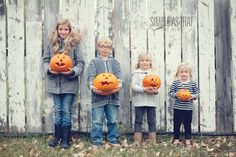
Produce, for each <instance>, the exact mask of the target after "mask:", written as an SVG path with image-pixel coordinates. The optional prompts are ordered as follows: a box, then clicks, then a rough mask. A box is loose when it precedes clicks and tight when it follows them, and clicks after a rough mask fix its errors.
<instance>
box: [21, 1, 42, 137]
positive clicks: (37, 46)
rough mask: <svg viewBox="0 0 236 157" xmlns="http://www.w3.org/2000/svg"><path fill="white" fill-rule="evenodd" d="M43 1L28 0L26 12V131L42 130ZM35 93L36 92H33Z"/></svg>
mask: <svg viewBox="0 0 236 157" xmlns="http://www.w3.org/2000/svg"><path fill="white" fill-rule="evenodd" d="M41 6H42V1H38V0H27V1H26V3H25V14H26V18H25V19H26V24H25V26H26V28H25V29H26V40H25V41H26V57H25V59H26V60H25V61H26V62H25V72H26V88H25V90H26V96H25V98H26V100H25V102H26V105H25V106H26V118H27V119H26V131H27V132H33V133H35V132H42V106H41V105H42V102H43V100H42V97H43V86H42V71H41V69H42V68H41V65H42V61H41V56H42V22H41V21H42V18H41V13H42V12H41V8H42V7H41ZM32 93H34V94H32Z"/></svg>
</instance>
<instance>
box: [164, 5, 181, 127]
mask: <svg viewBox="0 0 236 157" xmlns="http://www.w3.org/2000/svg"><path fill="white" fill-rule="evenodd" d="M180 15H181V2H180V1H179V0H166V1H165V18H166V26H165V50H166V52H165V56H166V63H165V64H166V72H165V78H166V88H167V90H169V87H170V85H171V84H172V82H173V80H174V79H175V78H174V75H175V73H176V69H177V66H178V65H179V64H180V62H181V25H180V24H178V23H176V21H175V20H176V18H179V17H180ZM166 94H167V93H166ZM172 104H173V102H172V99H170V98H169V97H168V101H167V108H166V112H167V113H166V119H167V121H166V125H167V126H166V127H167V130H166V131H173V108H172Z"/></svg>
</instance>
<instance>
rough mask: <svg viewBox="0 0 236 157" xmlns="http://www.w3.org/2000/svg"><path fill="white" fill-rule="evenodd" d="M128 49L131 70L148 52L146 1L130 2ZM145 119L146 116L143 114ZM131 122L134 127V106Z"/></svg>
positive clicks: (145, 129)
mask: <svg viewBox="0 0 236 157" xmlns="http://www.w3.org/2000/svg"><path fill="white" fill-rule="evenodd" d="M130 9H131V10H130V16H131V21H130V31H131V32H130V41H131V43H130V47H131V70H132V71H133V70H134V68H135V65H136V64H137V60H138V55H139V54H140V53H142V52H145V51H147V50H148V48H147V24H146V20H147V10H146V9H147V1H146V0H144V1H143V0H131V3H130ZM145 117H146V114H145ZM132 120H133V122H132V123H133V125H134V106H133V105H132ZM143 124H144V125H143V129H144V131H147V123H146V118H145V120H144V123H143Z"/></svg>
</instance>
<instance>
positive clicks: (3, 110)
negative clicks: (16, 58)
mask: <svg viewBox="0 0 236 157" xmlns="http://www.w3.org/2000/svg"><path fill="white" fill-rule="evenodd" d="M0 26H1V27H0V60H1V65H0V91H1V95H0V132H5V131H7V78H6V77H7V76H6V75H7V74H6V3H5V1H1V2H0Z"/></svg>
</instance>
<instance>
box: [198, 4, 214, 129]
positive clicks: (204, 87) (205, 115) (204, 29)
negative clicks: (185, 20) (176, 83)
mask: <svg viewBox="0 0 236 157" xmlns="http://www.w3.org/2000/svg"><path fill="white" fill-rule="evenodd" d="M198 8H199V11H198V21H199V85H200V87H199V88H200V131H201V132H214V131H216V119H215V118H216V117H215V114H216V112H215V96H216V94H215V92H216V91H215V55H214V3H213V1H211V0H200V1H199V2H198Z"/></svg>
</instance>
